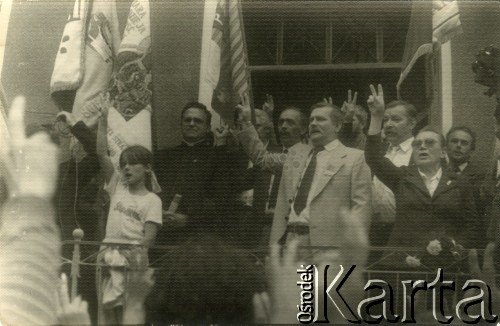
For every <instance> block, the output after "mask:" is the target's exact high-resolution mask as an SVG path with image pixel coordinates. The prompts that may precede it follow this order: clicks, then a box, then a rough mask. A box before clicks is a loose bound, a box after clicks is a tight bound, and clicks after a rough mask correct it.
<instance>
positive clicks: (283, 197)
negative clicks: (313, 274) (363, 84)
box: [270, 102, 371, 246]
mask: <svg viewBox="0 0 500 326" xmlns="http://www.w3.org/2000/svg"><path fill="white" fill-rule="evenodd" d="M342 119H343V114H342V112H341V111H340V109H339V108H338V107H336V106H335V105H332V104H329V103H324V102H323V103H318V104H315V105H313V106H312V107H311V114H310V117H309V136H310V143H311V145H309V144H302V143H298V144H295V145H294V146H292V147H290V149H289V151H288V155H287V157H286V159H285V163H284V166H283V174H282V177H281V182H280V189H279V194H278V199H277V203H276V208H275V212H274V220H273V225H272V229H271V239H270V242H271V244H274V243H286V242H288V241H290V240H292V239H294V238H299V239H300V242H301V244H302V245H312V246H339V245H341V243H340V239H341V238H342V233H343V225H342V224H343V223H342V220H341V217H340V211H341V210H342V209H349V210H351V211H352V212H353V214H352V216H355V217H356V218H359V219H361V220H362V222H363V223H364V224H365V225H367V224H368V223H369V217H370V213H371V212H370V209H371V174H370V169H369V168H368V165H367V164H366V162H365V159H364V155H363V152H362V151H360V150H358V149H353V148H348V147H345V146H344V145H342V143H340V141H339V140H338V139H337V135H338V132H339V130H340V127H341V126H342Z"/></svg>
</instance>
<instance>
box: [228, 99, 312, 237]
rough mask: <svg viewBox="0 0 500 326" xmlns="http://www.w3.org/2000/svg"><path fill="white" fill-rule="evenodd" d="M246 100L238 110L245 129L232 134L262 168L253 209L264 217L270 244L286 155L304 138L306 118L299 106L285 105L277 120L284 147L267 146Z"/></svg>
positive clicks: (259, 168)
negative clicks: (253, 122)
mask: <svg viewBox="0 0 500 326" xmlns="http://www.w3.org/2000/svg"><path fill="white" fill-rule="evenodd" d="M245 103H246V104H244V105H241V106H240V112H239V119H240V125H241V127H242V130H241V131H238V132H234V133H233V134H234V135H235V137H236V138H237V139H238V141H239V143H240V144H241V145H242V147H243V149H244V151H245V152H246V154H247V155H248V156H249V158H250V160H251V161H252V163H253V165H254V166H253V169H254V170H258V171H259V172H258V173H257V174H256V176H257V177H260V178H259V179H258V180H257V179H256V180H255V186H256V188H258V189H257V190H256V192H254V202H253V204H254V207H253V208H254V212H255V214H254V215H255V216H260V218H258V219H262V218H263V219H264V223H263V225H264V238H265V243H267V242H268V239H269V230H270V227H271V223H272V218H273V214H274V209H275V206H276V199H277V197H278V189H279V182H280V179H281V174H282V167H283V162H284V158H285V157H286V155H287V153H288V149H289V148H290V147H292V146H293V145H295V144H297V143H300V142H301V141H302V139H304V138H305V135H306V133H307V117H306V116H305V115H304V113H303V112H302V110H301V109H299V108H297V107H286V108H285V109H284V110H283V111H282V112H281V114H280V117H279V120H278V132H279V137H280V141H281V145H282V147H281V148H280V149H277V148H276V147H270V146H266V144H265V142H264V141H263V139H262V137H260V133H259V132H258V130H257V128H256V126H254V125H252V123H251V122H250V117H251V108H250V106H249V105H248V104H247V102H245ZM257 112H258V111H257V110H256V113H257ZM262 177H264V178H265V180H264V179H262Z"/></svg>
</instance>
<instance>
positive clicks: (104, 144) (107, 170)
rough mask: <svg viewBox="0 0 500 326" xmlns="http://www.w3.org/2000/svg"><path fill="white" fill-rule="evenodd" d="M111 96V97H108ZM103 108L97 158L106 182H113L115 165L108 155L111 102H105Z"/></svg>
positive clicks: (99, 126) (98, 133)
mask: <svg viewBox="0 0 500 326" xmlns="http://www.w3.org/2000/svg"><path fill="white" fill-rule="evenodd" d="M108 96H109V95H108ZM103 102H104V104H103V108H102V111H101V117H100V118H99V125H98V127H97V145H96V151H97V157H98V158H99V164H100V166H101V171H102V173H103V175H104V178H105V180H106V182H109V181H110V180H111V177H112V176H113V173H114V170H115V169H114V167H113V163H112V162H111V159H110V157H109V155H108V109H109V106H108V103H109V101H103Z"/></svg>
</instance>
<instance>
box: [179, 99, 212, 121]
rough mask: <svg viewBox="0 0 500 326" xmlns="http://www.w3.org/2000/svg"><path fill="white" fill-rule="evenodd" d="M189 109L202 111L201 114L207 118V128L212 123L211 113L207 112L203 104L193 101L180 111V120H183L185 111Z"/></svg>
mask: <svg viewBox="0 0 500 326" xmlns="http://www.w3.org/2000/svg"><path fill="white" fill-rule="evenodd" d="M189 109H199V110H200V111H202V112H203V113H205V115H206V117H207V125H208V126H210V125H211V123H212V113H211V112H210V111H208V109H207V107H206V106H205V104H202V103H200V102H196V101H193V102H189V103H188V104H186V105H184V108H182V111H181V119H182V118H184V113H185V112H186V111H187V110H189Z"/></svg>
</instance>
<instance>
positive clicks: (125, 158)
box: [119, 145, 153, 191]
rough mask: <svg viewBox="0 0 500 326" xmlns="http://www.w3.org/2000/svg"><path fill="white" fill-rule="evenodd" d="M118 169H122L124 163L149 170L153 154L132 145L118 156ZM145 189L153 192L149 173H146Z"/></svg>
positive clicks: (144, 148)
mask: <svg viewBox="0 0 500 326" xmlns="http://www.w3.org/2000/svg"><path fill="white" fill-rule="evenodd" d="M119 162H120V168H123V167H124V166H125V164H126V163H129V164H142V165H144V166H146V167H149V168H151V167H152V166H153V153H151V151H150V150H149V149H147V148H146V147H144V146H141V145H133V146H129V147H127V148H125V149H124V150H123V151H122V153H121V154H120V161H119ZM145 183H146V188H147V189H148V190H149V191H153V187H152V184H151V173H146V182H145Z"/></svg>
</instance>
